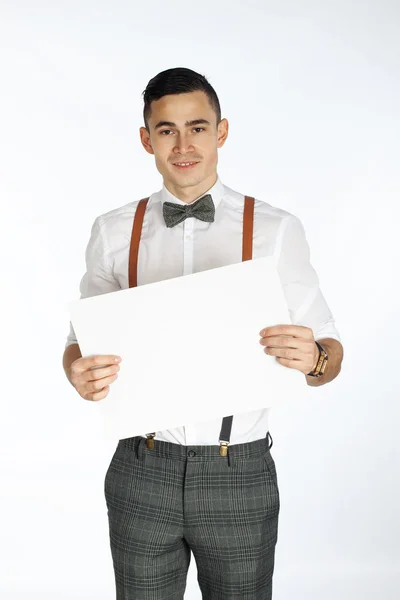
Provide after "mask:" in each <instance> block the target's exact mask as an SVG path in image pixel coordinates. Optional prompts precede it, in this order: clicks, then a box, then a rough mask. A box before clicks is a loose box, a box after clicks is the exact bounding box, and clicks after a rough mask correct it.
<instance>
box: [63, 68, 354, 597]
mask: <svg viewBox="0 0 400 600" xmlns="http://www.w3.org/2000/svg"><path fill="white" fill-rule="evenodd" d="M143 116H144V123H145V127H140V139H141V143H142V145H143V147H144V149H145V150H146V151H147V152H148V153H149V154H153V155H154V157H155V162H156V167H157V170H158V171H159V173H161V175H162V177H163V187H162V189H161V190H160V191H159V192H157V193H154V194H152V195H151V196H150V197H149V199H148V201H147V202H146V201H144V200H142V201H140V202H139V201H137V200H135V201H133V202H130V203H129V204H127V205H125V206H122V207H119V208H116V209H114V210H111V211H110V212H108V213H107V214H105V215H101V216H100V217H98V218H97V219H96V220H95V222H94V225H93V228H92V234H91V238H90V241H89V244H88V248H87V252H86V261H87V271H86V273H85V276H84V277H83V279H82V281H81V286H80V289H81V297H82V298H83V297H88V296H93V295H96V294H103V293H107V292H112V291H116V290H119V289H124V288H128V287H129V286H132V285H136V284H137V283H138V284H140V285H144V284H147V283H152V282H155V281H160V280H164V279H169V278H172V277H178V276H182V275H187V274H190V273H194V272H198V271H202V270H205V269H209V268H215V267H219V266H225V265H228V264H232V263H236V262H239V261H240V260H241V259H242V258H243V256H244V255H242V254H241V253H242V249H243V248H242V241H243V239H244V236H245V234H246V232H245V229H244V223H245V221H246V219H247V221H246V223H247V224H248V223H249V213H248V212H247V213H246V215H247V216H246V217H245V216H244V215H245V212H246V211H247V209H246V208H245V206H247V205H249V206H251V205H252V199H251V198H249V199H247V200H246V201H245V198H244V195H243V194H241V193H239V192H236V191H234V190H232V189H231V188H229V187H227V186H225V185H224V184H223V183H222V182H221V180H220V178H219V177H218V175H217V162H218V149H219V148H221V147H222V146H223V145H224V143H225V141H226V139H227V136H228V121H227V120H226V119H221V111H220V105H219V101H218V97H217V95H216V93H215V90H214V89H213V88H212V86H211V85H210V84H209V83H208V81H207V80H206V79H205V78H204V77H203V76H202V75H199V74H198V73H195V72H194V71H192V70H190V69H185V68H176V69H169V70H167V71H163V72H161V73H159V74H158V75H157V76H156V77H154V78H153V79H151V80H150V82H149V84H148V85H147V87H146V90H145V92H144V111H143ZM197 201H199V202H197ZM253 206H254V215H253V216H252V218H251V223H252V227H254V229H252V230H251V231H252V235H251V240H250V243H251V245H252V247H251V249H252V254H251V255H252V256H253V257H254V258H257V257H261V256H265V255H269V254H271V255H274V256H276V257H277V259H278V271H279V275H280V278H281V281H282V286H283V290H284V292H285V297H286V299H287V303H288V307H289V312H290V316H291V319H292V323H291V324H289V323H285V324H276V325H271V324H265V323H260V331H259V332H254V334H255V335H256V333H257V335H259V338H260V339H259V341H260V344H261V346H262V347H263V350H264V351H265V352H266V354H268V355H269V356H270V357H275V359H276V360H278V361H279V362H280V363H281V364H283V365H284V366H285V367H287V368H290V369H298V370H299V371H301V372H302V373H304V376H305V377H306V379H307V383H308V384H309V385H311V386H319V385H323V384H325V383H327V382H329V381H332V380H333V379H334V378H335V377H336V376H337V375H338V373H339V371H340V368H341V362H342V357H343V348H342V345H341V343H340V338H339V334H338V332H337V330H336V328H335V324H334V320H333V317H332V315H331V313H330V311H329V308H328V306H327V304H326V302H325V300H324V298H323V296H322V294H321V291H320V289H319V283H318V277H317V275H316V273H315V271H314V269H313V268H312V266H311V264H310V262H309V248H308V244H307V241H306V238H305V234H304V229H303V227H302V225H301V222H300V221H299V219H298V218H297V217H295V216H294V215H291V214H290V213H288V212H286V211H284V210H281V209H278V208H275V207H273V206H271V205H270V204H268V203H266V202H263V201H261V200H255V202H254V205H253ZM139 211H140V213H141V216H140V215H139ZM138 215H139V216H138ZM132 223H135V225H134V227H133V229H132ZM135 231H136V233H135ZM246 235H247V234H246ZM134 237H135V239H136V242H133V239H134ZM138 240H140V253H139V254H138V255H137V252H138V249H139V241H138ZM134 244H136V250H135V249H133V246H134ZM132 249H133V250H132ZM135 251H136V255H135V256H136V259H135V260H136V261H137V264H136V263H135V266H134V273H132V268H131V266H132V264H134V262H135V260H133V259H132V260H131V258H130V257H132V252H135ZM128 262H129V265H128ZM128 267H129V268H128ZM133 282H134V283H133ZM209 301H210V302H212V301H213V298H212V292H211V291H210V300H209ZM160 310H162V299H160ZM261 327H263V329H261ZM317 340H318V344H319V346H318V345H317ZM76 342H77V340H76V337H75V334H74V331H73V329H72V325H71V332H70V335H69V336H68V340H67V344H66V350H65V353H64V368H65V372H66V374H67V376H68V379H69V380H70V382H71V383H72V384H73V385H74V387H75V388H76V390H77V391H78V393H79V394H80V395H81V397H82V398H84V399H87V400H93V401H98V400H101V399H103V398H105V397H106V396H107V394H108V392H109V387H110V385H111V383H112V382H113V381H114V380H115V378H116V377H117V376H118V370H119V368H120V366H119V364H115V362H114V361H115V358H116V357H114V356H113V355H110V356H95V357H87V358H82V357H81V353H80V350H79V346H78V344H77V343H76ZM192 343H193V344H195V343H196V332H195V331H194V332H193V334H192ZM260 350H262V348H260ZM182 351H183V352H184V351H185V349H182ZM119 358H120V359H121V357H119ZM266 360H267V359H266ZM269 360H272V358H270V359H269ZM176 361H177V365H178V366H179V356H177V357H176ZM121 364H122V363H121ZM99 366H102V368H97V369H96V370H93V367H99ZM156 375H157V374H156V373H155V376H156ZM198 376H199V377H200V376H201V377H203V376H204V377H206V376H207V374H206V373H202V372H201V369H199V371H198ZM193 385H196V382H195V381H193ZM262 393H263V391H262V390H260V394H262ZM245 400H246V399H245V398H244V401H245ZM137 401H138V402H143V401H144V402H151V398H138V399H137ZM188 402H190V390H188ZM267 412H268V411H267V409H264V410H257V411H253V412H251V413H242V414H239V415H236V416H234V417H233V418H232V417H227V418H225V419H224V420H223V426H222V429H221V434H220V427H221V422H220V419H215V420H212V421H208V422H202V423H199V424H195V425H191V426H182V427H177V428H175V429H171V430H167V431H161V432H153V433H151V434H146V433H144V435H142V436H135V437H132V438H128V439H124V440H120V441H119V443H118V446H117V449H116V451H115V454H114V456H113V458H112V460H111V463H110V466H109V468H108V470H107V474H106V477H105V496H106V502H107V507H108V518H109V528H110V544H111V552H112V558H113V565H114V572H115V581H116V593H117V599H118V600H122V599H124V600H128V599H133V598H137V599H140V600H145V599H149V600H150V599H151V600H158V599H165V598H171V600H172V599H174V600H178V599H181V598H183V595H184V590H185V586H186V576H187V570H188V567H189V562H190V557H191V551H192V552H193V554H194V556H195V559H196V563H197V570H198V581H199V585H200V588H201V591H202V595H203V598H204V599H207V600H217V599H218V600H230V599H233V598H235V599H239V598H240V599H241V600H250V599H251V600H258V599H259V600H261V599H263V600H267V599H270V598H271V597H272V576H273V570H274V556H275V545H276V542H277V532H278V514H279V508H280V501H279V488H278V481H277V476H276V469H275V463H274V461H273V458H272V456H271V453H270V447H271V446H272V438H271V436H270V434H269V432H268V431H267V428H268V425H267ZM232 419H233V420H232ZM231 434H232V435H231ZM268 437H269V438H270V439H271V444H270V445H269V442H268ZM218 442H219V444H218ZM228 446H229V447H228Z"/></svg>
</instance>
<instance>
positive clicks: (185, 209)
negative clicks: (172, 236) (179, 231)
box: [163, 194, 215, 227]
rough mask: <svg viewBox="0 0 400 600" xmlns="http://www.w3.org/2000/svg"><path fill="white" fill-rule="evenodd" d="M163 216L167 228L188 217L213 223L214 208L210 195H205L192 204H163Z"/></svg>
mask: <svg viewBox="0 0 400 600" xmlns="http://www.w3.org/2000/svg"><path fill="white" fill-rule="evenodd" d="M163 215H164V220H165V224H166V226H167V227H175V225H178V223H182V221H184V220H185V219H187V218H188V217H196V219H200V221H208V222H209V223H212V222H213V221H214V215H215V206H214V202H213V200H212V197H211V194H206V195H205V196H203V197H202V198H200V200H196V202H193V204H177V203H176V202H164V204H163Z"/></svg>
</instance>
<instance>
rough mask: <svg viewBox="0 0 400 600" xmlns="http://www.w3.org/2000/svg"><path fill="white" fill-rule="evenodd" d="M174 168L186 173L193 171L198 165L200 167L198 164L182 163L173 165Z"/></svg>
mask: <svg viewBox="0 0 400 600" xmlns="http://www.w3.org/2000/svg"><path fill="white" fill-rule="evenodd" d="M172 164H173V166H174V167H175V168H176V169H178V170H180V171H185V170H188V169H193V168H194V167H195V166H196V165H198V164H199V163H198V162H182V163H172Z"/></svg>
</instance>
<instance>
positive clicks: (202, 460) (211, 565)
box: [104, 432, 280, 600]
mask: <svg viewBox="0 0 400 600" xmlns="http://www.w3.org/2000/svg"><path fill="white" fill-rule="evenodd" d="M267 436H269V437H271V436H270V434H269V432H268V433H267ZM271 442H272V438H271ZM271 446H272V443H271V445H269V444H268V437H265V438H263V439H260V440H256V441H254V442H249V443H245V444H234V445H232V446H229V450H228V456H226V457H225V456H220V454H219V446H218V445H215V446H213V445H210V446H183V445H180V444H173V443H170V442H164V441H159V440H154V448H153V449H148V448H147V447H146V439H145V438H143V437H141V436H136V437H132V438H126V439H123V440H120V441H119V443H118V446H117V448H116V450H115V453H114V455H113V457H112V459H111V462H110V465H109V467H108V470H107V473H106V475H105V480H104V494H105V498H106V504H107V509H108V511H107V514H108V521H109V536H110V546H111V554H112V560H113V566H114V574H115V585H116V599H117V600H133V599H135V600H182V599H183V598H184V591H185V588H186V577H187V571H188V568H189V564H190V558H191V551H192V552H193V555H194V557H195V560H196V565H197V574H198V575H197V579H198V583H199V586H200V590H201V593H202V598H203V600H271V598H272V576H273V570H274V560H275V546H276V543H277V540H278V515H279V509H280V500H279V488H278V480H277V475H276V469H275V463H274V460H273V458H272V456H271V452H270V447H271Z"/></svg>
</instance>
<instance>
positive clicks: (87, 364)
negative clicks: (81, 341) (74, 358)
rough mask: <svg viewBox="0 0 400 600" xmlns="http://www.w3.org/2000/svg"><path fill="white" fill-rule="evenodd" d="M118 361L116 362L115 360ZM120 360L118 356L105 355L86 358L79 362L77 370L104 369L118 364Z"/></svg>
mask: <svg viewBox="0 0 400 600" xmlns="http://www.w3.org/2000/svg"><path fill="white" fill-rule="evenodd" d="M116 359H118V360H116ZM121 360H122V359H121V357H120V356H118V355H116V354H105V355H96V356H86V357H85V358H82V359H81V360H80V362H79V369H80V370H81V371H87V370H88V369H90V368H92V367H94V368H98V367H106V366H109V365H115V364H118V361H119V362H120V361H121Z"/></svg>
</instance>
